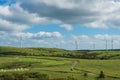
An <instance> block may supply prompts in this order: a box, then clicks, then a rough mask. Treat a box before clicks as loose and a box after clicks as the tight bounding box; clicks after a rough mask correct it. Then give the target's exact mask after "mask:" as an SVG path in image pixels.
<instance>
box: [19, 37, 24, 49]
mask: <svg viewBox="0 0 120 80" xmlns="http://www.w3.org/2000/svg"><path fill="white" fill-rule="evenodd" d="M20 47H21V48H22V47H23V37H22V36H20Z"/></svg>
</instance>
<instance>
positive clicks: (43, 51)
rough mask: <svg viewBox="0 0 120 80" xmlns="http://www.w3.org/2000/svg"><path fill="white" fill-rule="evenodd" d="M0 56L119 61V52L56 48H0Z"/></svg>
mask: <svg viewBox="0 0 120 80" xmlns="http://www.w3.org/2000/svg"><path fill="white" fill-rule="evenodd" d="M0 54H1V55H22V56H52V57H67V58H81V59H120V51H119V50H108V51H105V50H96V51H94V50H91V51H90V50H83V51H82V50H79V51H69V50H63V49H57V48H16V47H2V46H1V47H0Z"/></svg>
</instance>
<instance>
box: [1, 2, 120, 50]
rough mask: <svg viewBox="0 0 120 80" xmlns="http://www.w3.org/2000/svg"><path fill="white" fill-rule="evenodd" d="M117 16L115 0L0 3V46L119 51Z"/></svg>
mask: <svg viewBox="0 0 120 80" xmlns="http://www.w3.org/2000/svg"><path fill="white" fill-rule="evenodd" d="M119 13H120V2H119V1H116V0H100V1H99V0H92V1H90V0H29V2H28V1H27V0H14V1H13V0H0V39H1V40H0V45H1V46H16V47H20V45H21V40H20V38H22V45H23V46H22V47H51V48H53V47H57V48H63V49H76V48H75V41H77V43H78V46H79V49H94V47H93V45H94V44H95V45H96V48H95V49H105V45H106V43H105V40H107V41H108V44H107V45H108V48H111V44H112V43H111V41H112V40H114V48H116V49H119V48H120V45H119V44H120V15H119Z"/></svg>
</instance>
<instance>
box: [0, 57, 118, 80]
mask: <svg viewBox="0 0 120 80" xmlns="http://www.w3.org/2000/svg"><path fill="white" fill-rule="evenodd" d="M76 60H77V61H79V62H78V64H77V66H76V68H75V70H73V71H71V66H72V65H73V62H74V61H76ZM119 70H120V61H119V60H87V59H72V58H62V57H40V56H6V57H5V56H4V57H0V75H1V78H2V75H4V74H7V77H10V76H16V75H18V74H23V73H24V75H25V76H27V78H29V79H25V80H48V79H41V78H39V76H40V75H43V74H44V76H45V74H46V75H47V76H49V80H120V71H119ZM100 71H103V72H104V75H105V78H100V79H97V77H98V76H99V74H100ZM8 73H11V74H8ZM12 74H14V75H12ZM85 74H86V75H85ZM4 76H5V77H6V75H4ZM25 76H24V77H25ZM34 76H35V77H34ZM10 78H11V77H10ZM36 78H39V79H36ZM45 78H46V77H45ZM7 80H8V79H7ZM18 80H19V79H18Z"/></svg>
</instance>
